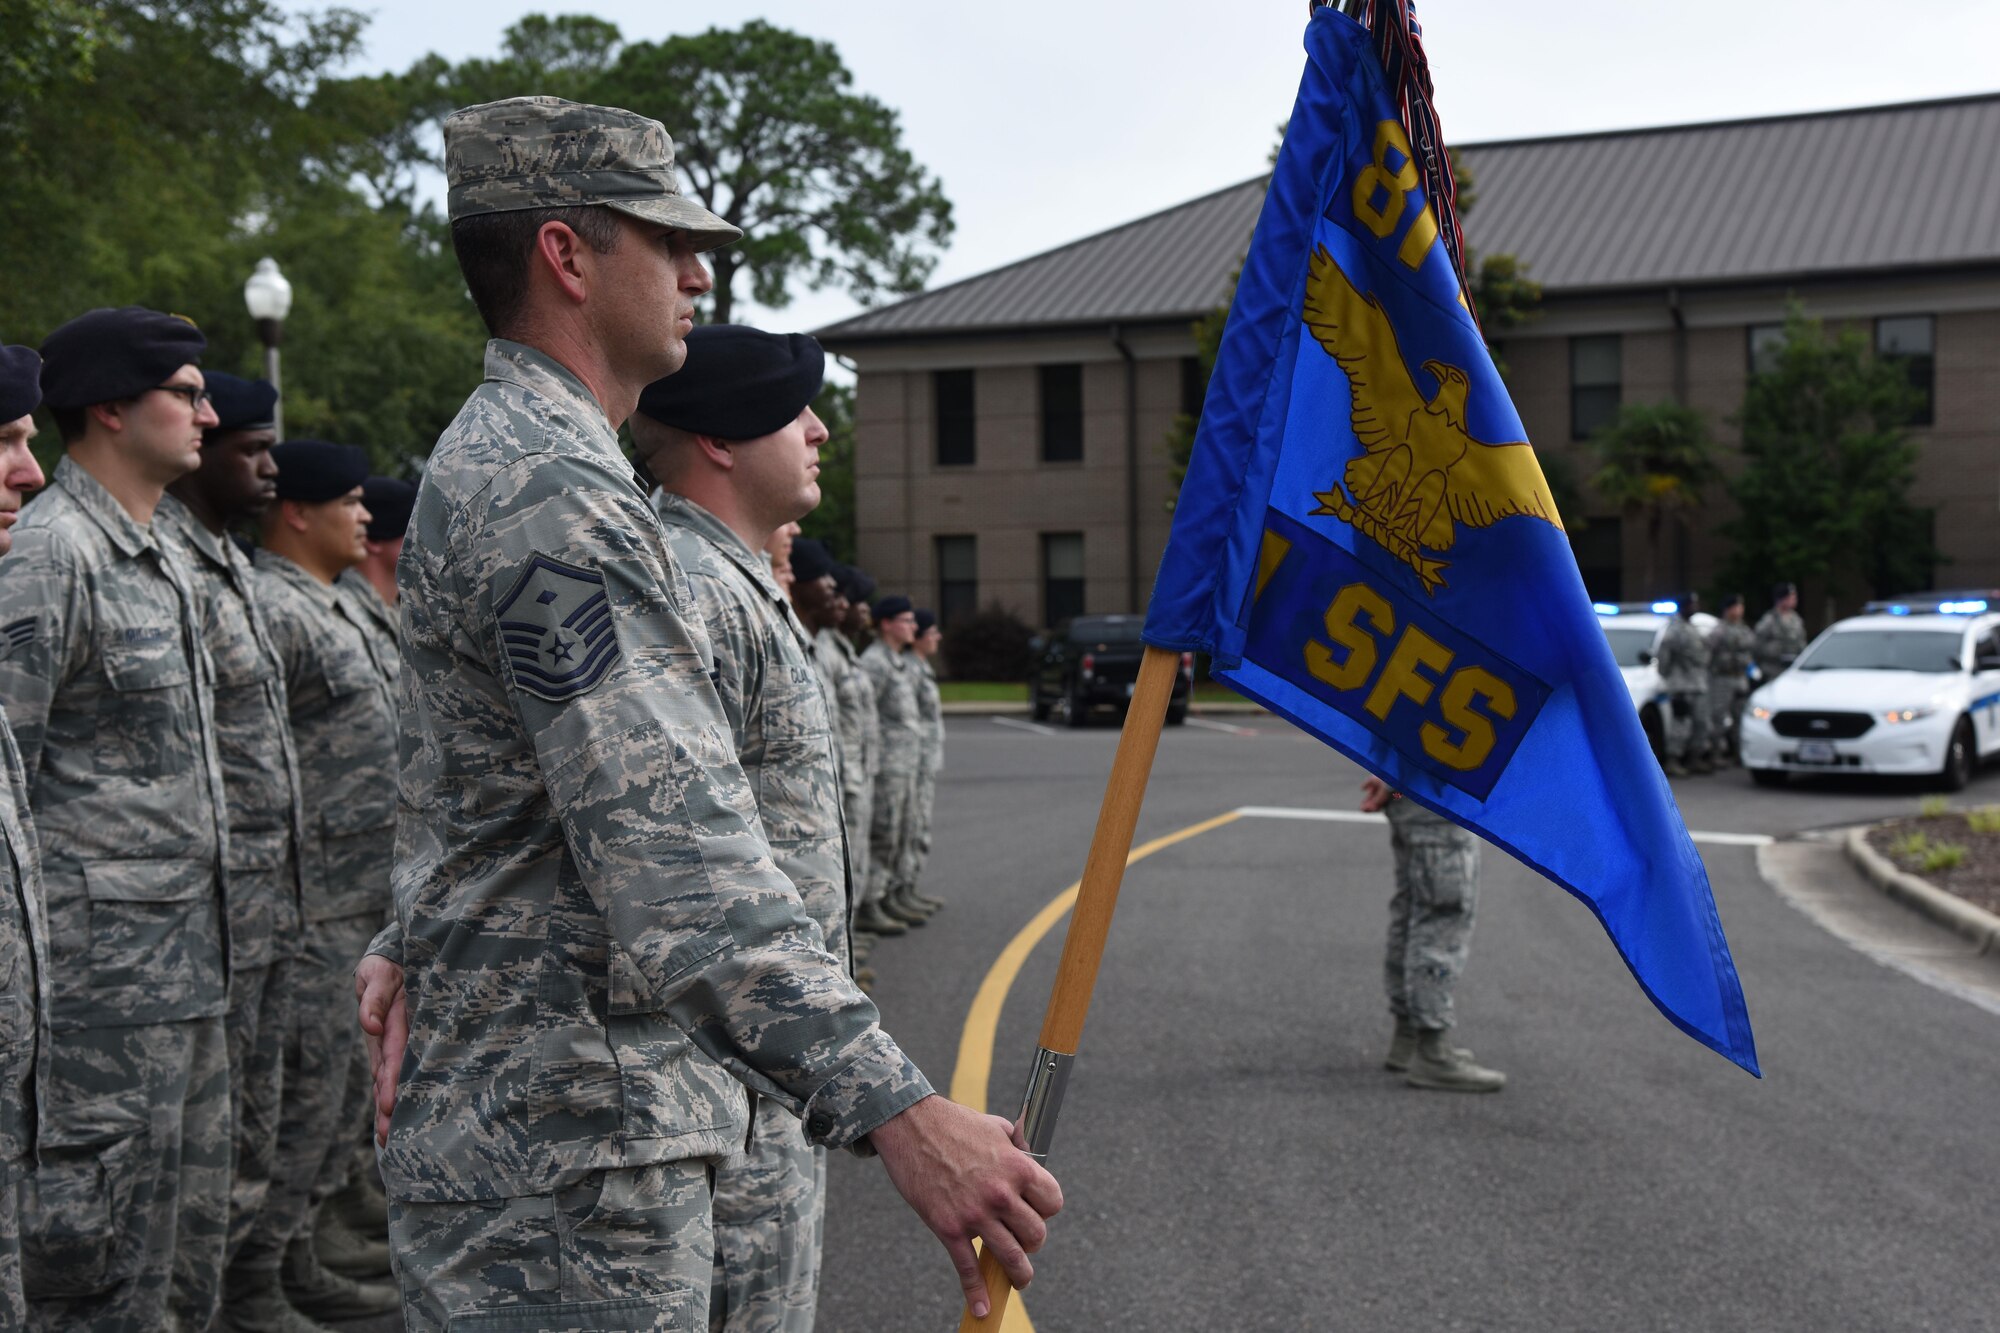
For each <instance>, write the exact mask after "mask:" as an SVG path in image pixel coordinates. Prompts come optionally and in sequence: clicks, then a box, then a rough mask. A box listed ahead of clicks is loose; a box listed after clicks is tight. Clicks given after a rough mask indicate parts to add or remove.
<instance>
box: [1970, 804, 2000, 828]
mask: <svg viewBox="0 0 2000 1333" xmlns="http://www.w3.org/2000/svg"><path fill="white" fill-rule="evenodd" d="M1965 823H1966V826H1967V827H1968V828H1970V829H1971V830H1972V831H1973V832H1974V833H2000V805H1982V806H1980V807H1979V808H1978V809H1977V810H1968V811H1966V812H1965Z"/></svg>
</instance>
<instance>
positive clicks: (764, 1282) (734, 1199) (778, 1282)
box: [708, 1098, 826, 1333]
mask: <svg viewBox="0 0 2000 1333" xmlns="http://www.w3.org/2000/svg"><path fill="white" fill-rule="evenodd" d="M714 1217H715V1277H714V1281H713V1282H712V1283H711V1285H710V1290H709V1295H708V1326H709V1328H710V1329H711V1330H712V1331H713V1333H723V1330H727V1331H728V1333H811V1330H812V1326H813V1315H814V1311H815V1307H816V1306H817V1305H818V1303H819V1256H820V1245H821V1237H822V1223H823V1222H824V1220H825V1217H826V1149H824V1148H817V1147H814V1146H813V1145H812V1144H810V1143H808V1142H807V1141H806V1136H805V1130H804V1128H803V1127H802V1126H801V1125H800V1124H799V1118H798V1117H797V1116H795V1115H793V1114H792V1113H791V1112H789V1111H787V1110H785V1108H784V1107H782V1106H780V1105H778V1103H776V1102H774V1101H771V1100H770V1099H768V1098H760V1099H758V1102H757V1111H756V1114H755V1115H754V1116H752V1117H751V1122H750V1141H749V1143H748V1144H747V1145H746V1146H745V1147H744V1150H743V1151H742V1152H740V1153H736V1154H733V1155H732V1156H730V1157H727V1158H725V1159H723V1161H722V1163H721V1165H720V1166H719V1167H717V1169H716V1172H715V1213H714Z"/></svg>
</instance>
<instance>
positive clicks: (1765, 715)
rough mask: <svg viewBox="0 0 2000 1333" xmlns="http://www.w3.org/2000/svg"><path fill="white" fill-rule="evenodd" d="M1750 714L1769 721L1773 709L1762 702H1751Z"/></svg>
mask: <svg viewBox="0 0 2000 1333" xmlns="http://www.w3.org/2000/svg"><path fill="white" fill-rule="evenodd" d="M1750 716H1752V717H1754V718H1756V719H1757V720H1758V721H1759V722H1768V721H1769V720H1770V717H1771V710H1770V709H1768V708H1766V707H1764V705H1762V704H1751V705H1750Z"/></svg>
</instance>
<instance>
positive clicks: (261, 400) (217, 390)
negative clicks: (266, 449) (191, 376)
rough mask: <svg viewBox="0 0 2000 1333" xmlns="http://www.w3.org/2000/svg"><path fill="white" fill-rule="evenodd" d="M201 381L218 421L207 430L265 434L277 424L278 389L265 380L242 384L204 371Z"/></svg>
mask: <svg viewBox="0 0 2000 1333" xmlns="http://www.w3.org/2000/svg"><path fill="white" fill-rule="evenodd" d="M202 379H204V380H206V381H207V382H208V401H209V404H210V405H211V406H213V407H214V408H215V415H216V416H217V417H218V418H219V420H218V421H217V423H216V424H215V425H213V426H210V427H209V430H211V431H222V430H265V429H268V428H269V427H271V426H274V425H276V424H277V420H278V387H277V386H276V385H275V384H272V383H271V382H270V381H269V380H246V379H244V378H243V377H242V376H241V375H229V374H225V373H223V372H222V371H220V370H211V371H208V372H206V373H205V374H203V375H202Z"/></svg>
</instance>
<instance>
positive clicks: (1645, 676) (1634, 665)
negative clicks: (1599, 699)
mask: <svg viewBox="0 0 2000 1333" xmlns="http://www.w3.org/2000/svg"><path fill="white" fill-rule="evenodd" d="M1592 605H1593V608H1594V609H1595V610H1596V612H1597V623H1598V624H1600V625H1602V626H1603V627H1604V637H1605V640H1606V641H1607V642H1608V643H1610V645H1611V656H1612V657H1613V658H1614V659H1616V661H1617V663H1618V670H1619V672H1620V674H1622V675H1623V676H1624V677H1625V688H1626V690H1627V691H1629V692H1630V693H1631V695H1632V708H1633V711H1635V712H1637V713H1638V714H1639V725H1640V726H1642V727H1644V728H1645V729H1646V740H1647V742H1648V743H1649V744H1650V745H1651V746H1652V747H1653V753H1654V754H1655V755H1659V754H1663V753H1664V752H1665V749H1666V717H1667V690H1666V686H1665V685H1663V684H1662V683H1661V681H1660V668H1659V657H1660V637H1661V636H1662V635H1664V634H1665V633H1666V632H1667V622H1668V621H1669V620H1672V619H1673V618H1674V617H1675V616H1676V615H1678V614H1680V607H1679V605H1678V604H1677V603H1674V602H1671V601H1665V602H1596V603H1593V604H1592ZM1688 623H1689V624H1690V625H1693V626H1694V629H1695V633H1697V634H1699V635H1701V636H1702V637H1703V638H1707V637H1708V632H1709V631H1710V630H1712V629H1714V628H1715V617H1714V616H1712V615H1709V614H1708V613H1707V612H1705V611H1697V612H1695V613H1694V614H1693V615H1691V616H1689V617H1688Z"/></svg>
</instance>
